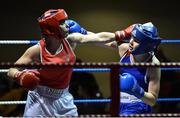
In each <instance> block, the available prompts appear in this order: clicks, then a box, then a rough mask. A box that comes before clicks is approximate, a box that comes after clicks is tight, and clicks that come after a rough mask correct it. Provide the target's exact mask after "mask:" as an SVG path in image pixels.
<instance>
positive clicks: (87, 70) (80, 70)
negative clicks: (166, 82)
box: [0, 68, 180, 73]
mask: <svg viewBox="0 0 180 118" xmlns="http://www.w3.org/2000/svg"><path fill="white" fill-rule="evenodd" d="M161 70H162V71H171V70H180V68H161ZM110 71H111V69H110V68H73V72H110ZM2 72H8V69H0V73H2Z"/></svg>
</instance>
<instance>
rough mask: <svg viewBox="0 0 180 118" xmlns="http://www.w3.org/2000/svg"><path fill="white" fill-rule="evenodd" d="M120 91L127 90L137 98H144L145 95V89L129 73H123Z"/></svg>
mask: <svg viewBox="0 0 180 118" xmlns="http://www.w3.org/2000/svg"><path fill="white" fill-rule="evenodd" d="M120 91H122V92H127V93H129V94H131V95H134V96H136V97H137V98H142V97H143V96H144V93H145V92H144V89H143V88H142V87H140V86H139V84H138V82H137V80H136V78H135V77H134V76H133V75H131V74H129V73H123V74H122V75H121V78H120Z"/></svg>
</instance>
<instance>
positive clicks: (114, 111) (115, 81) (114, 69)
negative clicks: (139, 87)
mask: <svg viewBox="0 0 180 118" xmlns="http://www.w3.org/2000/svg"><path fill="white" fill-rule="evenodd" d="M64 66H66V67H74V68H82V67H86V68H107V67H108V68H110V70H111V71H110V84H111V86H110V87H111V102H110V103H111V104H110V114H111V116H118V114H119V108H120V106H119V99H120V95H119V94H120V92H119V91H120V90H119V69H120V67H166V68H177V67H180V63H159V64H154V63H133V64H131V63H119V62H111V63H100V62H98V63H96V62H93V63H90V62H87V63H85V62H84V63H75V64H72V63H65V64H56V63H53V64H40V63H32V64H14V63H10V62H8V63H5V62H2V63H0V67H1V68H3V69H4V68H10V67H26V68H41V67H43V68H47V67H64Z"/></svg>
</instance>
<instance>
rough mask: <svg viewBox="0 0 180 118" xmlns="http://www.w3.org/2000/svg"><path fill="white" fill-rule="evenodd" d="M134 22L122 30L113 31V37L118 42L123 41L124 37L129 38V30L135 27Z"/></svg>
mask: <svg viewBox="0 0 180 118" xmlns="http://www.w3.org/2000/svg"><path fill="white" fill-rule="evenodd" d="M135 25H136V24H133V25H130V26H129V27H127V28H126V29H124V30H121V31H116V32H115V39H116V41H117V42H118V43H123V42H125V39H130V37H131V32H132V30H133V28H134V27H135Z"/></svg>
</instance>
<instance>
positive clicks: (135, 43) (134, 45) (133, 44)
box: [129, 37, 139, 52]
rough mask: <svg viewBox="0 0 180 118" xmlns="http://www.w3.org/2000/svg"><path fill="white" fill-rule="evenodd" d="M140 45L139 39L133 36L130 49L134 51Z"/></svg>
mask: <svg viewBox="0 0 180 118" xmlns="http://www.w3.org/2000/svg"><path fill="white" fill-rule="evenodd" d="M138 46H139V43H138V41H137V40H136V39H135V38H133V37H131V40H130V41H129V51H130V52H132V51H133V50H135V49H136V48H137V47H138Z"/></svg>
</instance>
